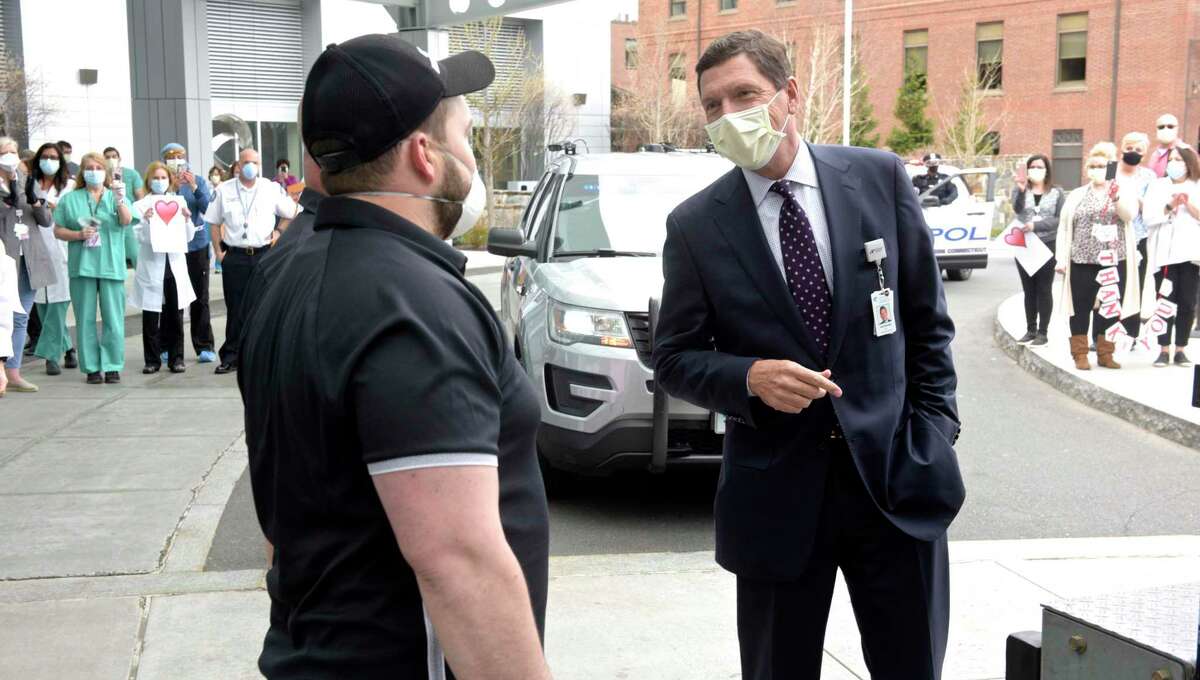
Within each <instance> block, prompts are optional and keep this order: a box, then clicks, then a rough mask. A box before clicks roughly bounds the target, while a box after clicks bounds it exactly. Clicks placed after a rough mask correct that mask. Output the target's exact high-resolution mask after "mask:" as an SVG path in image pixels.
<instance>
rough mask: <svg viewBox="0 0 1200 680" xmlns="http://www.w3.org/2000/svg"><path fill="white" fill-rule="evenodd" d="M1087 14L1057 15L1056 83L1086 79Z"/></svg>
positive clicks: (1073, 83) (1083, 80) (1084, 80)
mask: <svg viewBox="0 0 1200 680" xmlns="http://www.w3.org/2000/svg"><path fill="white" fill-rule="evenodd" d="M1087 29H1088V15H1087V13H1086V12H1085V13H1083V14H1062V15H1060V16H1059V17H1058V84H1059V85H1079V84H1082V83H1084V82H1086V81H1087V36H1088V34H1087Z"/></svg>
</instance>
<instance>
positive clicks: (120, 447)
mask: <svg viewBox="0 0 1200 680" xmlns="http://www.w3.org/2000/svg"><path fill="white" fill-rule="evenodd" d="M215 322H216V323H217V324H218V326H220V325H221V324H222V322H223V319H222V318H218V319H217V320H215ZM221 332H223V329H221V328H220V327H218V333H221ZM127 351H128V352H129V354H130V355H131V356H136V353H137V352H139V351H140V338H139V337H136V336H134V337H130V338H129V341H128V345H127ZM204 368H207V367H204ZM189 369H190V370H189V371H188V372H187V373H184V374H182V375H171V374H161V373H160V374H157V375H154V376H150V377H143V376H142V375H141V374H139V373H136V372H134V371H127V372H126V378H125V381H124V383H123V384H122V385H120V386H118V387H114V386H88V385H84V384H83V383H82V377H81V376H80V375H78V374H77V373H75V372H66V373H64V374H63V375H62V376H59V377H58V378H55V379H51V378H44V379H43V380H42V385H43V391H42V392H40V393H38V394H35V395H10V396H9V397H7V398H6V399H5V400H4V403H3V404H0V419H2V420H3V427H4V428H5V431H6V432H7V433H11V436H9V437H6V438H5V439H3V440H0V515H2V516H3V517H5V521H4V522H3V523H2V524H0V545H4V546H5V547H6V549H5V550H4V551H0V677H4V678H23V679H34V678H47V679H50V678H54V679H56V680H57V679H61V678H88V679H91V678H113V679H126V678H128V679H131V680H145V679H159V678H170V679H175V680H187V679H190V678H196V679H200V678H204V679H208V678H251V677H257V674H256V670H255V660H256V658H257V654H258V651H259V648H260V645H261V641H262V636H263V632H264V630H265V627H266V625H267V610H268V601H267V597H266V593H265V592H264V590H263V572H262V571H257V570H254V571H233V572H205V571H203V568H204V563H205V557H206V555H207V553H208V551H209V548H210V546H211V544H212V538H213V535H214V533H215V531H216V528H217V523H218V520H219V519H220V516H221V512H222V510H223V508H224V506H225V504H226V502H227V500H228V498H229V495H230V493H231V491H232V489H233V486H234V484H235V482H236V480H237V479H238V477H239V476H240V475H241V473H242V472H243V470H244V469H245V466H246V449H245V446H244V443H243V441H242V438H241V436H242V423H241V406H240V402H239V400H238V396H237V392H236V387H235V383H234V378H233V376H215V375H213V374H212V372H211V371H209V370H197V369H196V368H195V367H189ZM950 554H951V559H952V567H951V573H952V584H953V587H952V593H953V605H952V606H953V623H952V627H951V645H950V651H949V655H948V658H947V662H946V673H945V676H944V677H945V678H947V680H982V679H984V678H1000V677H1003V674H1004V660H1003V654H1004V640H1005V637H1006V635H1007V634H1008V633H1011V632H1014V631H1017V630H1025V629H1037V628H1039V627H1040V625H1039V621H1040V614H1039V605H1040V604H1042V603H1047V602H1054V601H1056V600H1057V599H1058V598H1061V597H1075V596H1081V595H1087V594H1098V593H1110V592H1113V591H1118V590H1134V589H1141V588H1145V587H1150V586H1154V585H1158V584H1169V583H1181V582H1185V581H1188V580H1193V579H1194V578H1195V574H1196V573H1198V572H1200V537H1194V536H1192V537H1162V538H1119V539H1094V540H1089V539H1068V540H1049V541H1011V542H965V543H954V544H951V552H950ZM264 562H265V555H264ZM551 573H552V581H551V592H550V611H549V621H548V631H547V641H546V644H547V654H548V656H549V658H550V661H551V663H552V665H553V667H554V670H555V677H557V678H559V679H560V680H595V679H597V678H603V679H608V678H630V679H640V678H656V679H677V680H709V679H711V680H718V679H724V678H736V677H738V654H737V637H736V630H735V609H734V605H735V601H734V580H733V577H732V576H730V575H729V574H727V573H725V572H724V571H722V570H720V569H719V568H718V567H717V566H716V565H715V564H714V563H713V561H712V555H711V554H709V553H687V554H636V555H597V556H583V557H560V558H554V559H553V560H552V563H551ZM826 649H827V653H828V654H827V659H826V661H827V663H826V666H825V672H824V674H823V677H824V678H830V679H839V680H844V679H847V678H866V677H867V675H866V670H865V666H864V664H863V661H862V657H861V653H860V652H859V642H858V636H857V632H856V629H855V625H854V620H853V615H852V612H851V609H850V606H849V601H848V598H847V595H846V592H845V590H844V588H842V587H841V586H839V588H838V591H837V595H836V600H835V604H834V607H833V611H832V614H831V617H830V626H829V634H828V636H827V644H826Z"/></svg>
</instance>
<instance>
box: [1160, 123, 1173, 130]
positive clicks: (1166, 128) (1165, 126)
mask: <svg viewBox="0 0 1200 680" xmlns="http://www.w3.org/2000/svg"><path fill="white" fill-rule="evenodd" d="M1158 129H1159V130H1174V129H1175V126H1174V125H1170V124H1167V125H1159V126H1158Z"/></svg>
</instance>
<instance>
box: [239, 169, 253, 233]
mask: <svg viewBox="0 0 1200 680" xmlns="http://www.w3.org/2000/svg"><path fill="white" fill-rule="evenodd" d="M237 192H238V203H240V204H241V206H242V229H243V230H244V229H246V227H247V225H249V223H250V210H251V209H252V208H253V207H254V202H255V201H257V200H258V182H257V181H255V182H254V192H253V193H251V194H250V205H248V206H247V205H246V199H244V198H243V197H242V183H241V182H238V183H237Z"/></svg>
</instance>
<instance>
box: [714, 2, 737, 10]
mask: <svg viewBox="0 0 1200 680" xmlns="http://www.w3.org/2000/svg"><path fill="white" fill-rule="evenodd" d="M737 9H738V0H717V11H718V12H736V11H737Z"/></svg>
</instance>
